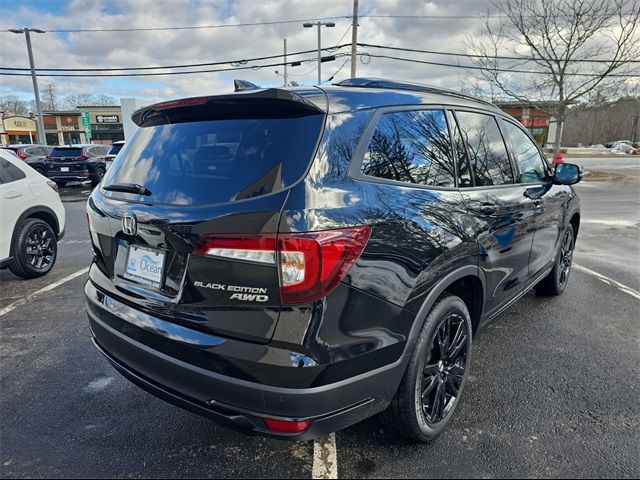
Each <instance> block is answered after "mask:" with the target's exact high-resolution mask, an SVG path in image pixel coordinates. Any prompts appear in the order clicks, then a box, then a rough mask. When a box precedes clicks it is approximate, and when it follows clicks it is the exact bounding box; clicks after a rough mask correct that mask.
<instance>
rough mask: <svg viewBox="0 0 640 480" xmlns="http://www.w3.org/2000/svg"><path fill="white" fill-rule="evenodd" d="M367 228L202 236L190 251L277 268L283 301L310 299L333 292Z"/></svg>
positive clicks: (359, 248)
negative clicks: (277, 233)
mask: <svg viewBox="0 0 640 480" xmlns="http://www.w3.org/2000/svg"><path fill="white" fill-rule="evenodd" d="M370 234H371V228H370V227H368V226H362V227H352V228H345V229H341V230H325V231H322V232H306V233H281V234H279V235H276V234H257V235H251V234H249V235H206V236H204V237H202V238H201V239H200V241H199V242H198V244H197V245H196V247H195V249H194V250H193V254H194V255H203V256H209V257H217V258H224V259H227V260H240V261H247V262H253V263H260V264H271V265H274V266H277V267H278V273H279V277H280V301H281V303H283V304H289V305H290V304H296V303H304V302H313V301H316V300H319V299H321V298H322V297H324V296H326V295H327V294H328V293H329V292H331V291H332V290H333V289H334V288H335V287H336V286H337V285H338V283H340V281H341V280H342V279H343V278H344V277H345V275H346V274H347V272H348V271H349V269H350V268H351V266H352V265H353V264H354V263H355V261H356V260H357V259H358V257H359V256H360V254H361V253H362V250H363V249H364V247H365V245H366V244H367V241H368V240H369V235H370Z"/></svg>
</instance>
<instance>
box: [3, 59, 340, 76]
mask: <svg viewBox="0 0 640 480" xmlns="http://www.w3.org/2000/svg"><path fill="white" fill-rule="evenodd" d="M345 55H347V54H346V53H344V54H337V55H336V58H339V57H343V56H345ZM317 60H318V59H317V58H306V59H303V60H297V61H296V63H297V62H300V63H303V62H316V61H317ZM287 64H288V65H290V64H291V62H287ZM283 65H284V62H280V63H269V64H262V65H252V66H239V67H231V68H217V69H208V70H189V71H179V72H154V73H104V74H95V73H81V74H67V73H50V74H47V73H44V74H43V73H38V74H37V76H39V77H92V78H96V77H152V76H163V75H164V76H167V75H189V74H193V73H213V72H232V71H237V70H260V69H262V68H267V67H281V66H283ZM0 75H5V76H6V75H9V76H18V77H24V76H29V74H28V73H9V72H0Z"/></svg>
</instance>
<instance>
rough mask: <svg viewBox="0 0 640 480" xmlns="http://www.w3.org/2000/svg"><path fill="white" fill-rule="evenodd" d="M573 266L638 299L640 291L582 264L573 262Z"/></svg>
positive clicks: (639, 298)
mask: <svg viewBox="0 0 640 480" xmlns="http://www.w3.org/2000/svg"><path fill="white" fill-rule="evenodd" d="M573 267H574V268H575V269H576V270H579V271H581V272H584V273H588V274H589V275H593V276H594V277H596V278H597V279H598V280H601V281H603V282H604V283H608V284H609V285H612V286H614V287H616V288H618V289H619V290H622V291H623V292H624V293H628V294H629V295H631V296H632V297H635V298H637V299H638V300H640V292H638V291H636V290H634V289H633V288H631V287H627V286H626V285H625V284H623V283H620V282H617V281H615V280H614V279H612V278H609V277H606V276H604V275H602V274H601V273H598V272H594V271H593V270H591V269H590V268H587V267H583V266H582V265H577V264H575V263H574V264H573Z"/></svg>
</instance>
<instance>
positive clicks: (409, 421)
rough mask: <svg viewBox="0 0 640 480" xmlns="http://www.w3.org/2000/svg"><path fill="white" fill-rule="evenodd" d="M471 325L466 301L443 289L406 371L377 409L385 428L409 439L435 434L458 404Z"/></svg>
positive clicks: (465, 375) (468, 362) (466, 366)
mask: <svg viewBox="0 0 640 480" xmlns="http://www.w3.org/2000/svg"><path fill="white" fill-rule="evenodd" d="M472 336H473V327H472V324H471V316H470V315H469V310H468V308H467V305H466V304H465V302H464V301H463V300H462V299H461V298H460V297H457V296H454V295H450V294H445V295H444V296H442V297H441V298H440V299H438V301H437V302H436V304H435V305H434V306H433V307H432V308H431V311H430V312H429V314H428V315H427V317H426V319H425V320H424V323H423V325H422V327H421V330H420V332H419V334H418V337H417V339H416V340H415V344H414V346H413V350H412V353H411V356H410V357H409V361H408V365H407V369H406V372H405V374H404V376H403V378H402V380H401V381H400V385H399V386H398V390H397V392H396V394H395V396H394V398H393V399H392V400H391V403H390V404H389V406H388V407H387V409H386V410H385V411H384V412H383V414H382V420H383V422H384V423H385V425H386V426H387V427H388V428H389V429H393V430H395V431H396V432H398V433H399V434H401V435H403V436H405V437H409V438H411V439H413V440H417V441H420V442H426V441H430V440H433V439H435V438H436V437H437V436H438V435H440V434H441V433H442V432H443V431H444V430H445V429H446V427H447V425H448V424H449V422H450V421H451V419H452V418H453V416H454V413H455V410H456V408H457V406H458V404H459V403H460V399H461V396H462V392H463V390H464V386H465V384H466V381H467V378H468V376H469V370H470V366H471V347H472V345H471V344H472Z"/></svg>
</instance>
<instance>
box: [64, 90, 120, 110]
mask: <svg viewBox="0 0 640 480" xmlns="http://www.w3.org/2000/svg"><path fill="white" fill-rule="evenodd" d="M115 105H118V100H117V99H116V98H114V97H111V96H109V95H104V94H100V95H93V94H91V93H77V94H71V93H70V94H69V95H65V96H64V98H63V100H62V107H63V108H64V109H65V110H75V109H76V108H77V107H80V106H82V107H87V106H91V107H100V106H115Z"/></svg>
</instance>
